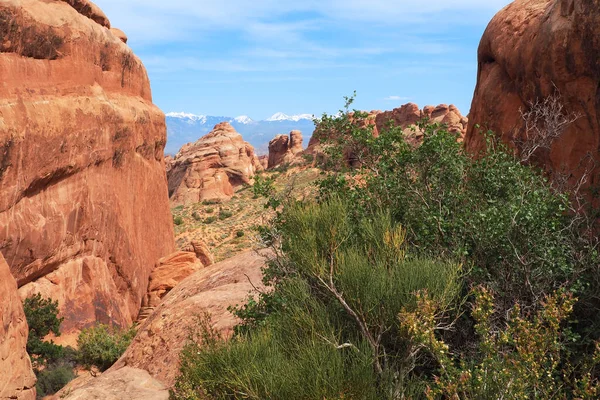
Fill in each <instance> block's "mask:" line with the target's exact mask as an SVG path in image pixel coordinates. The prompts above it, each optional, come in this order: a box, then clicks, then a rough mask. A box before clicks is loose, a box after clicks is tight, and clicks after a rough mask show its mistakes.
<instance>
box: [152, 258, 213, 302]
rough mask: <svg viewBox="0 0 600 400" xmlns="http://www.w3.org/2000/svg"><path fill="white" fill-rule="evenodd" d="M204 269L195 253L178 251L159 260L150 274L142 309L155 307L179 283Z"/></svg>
mask: <svg viewBox="0 0 600 400" xmlns="http://www.w3.org/2000/svg"><path fill="white" fill-rule="evenodd" d="M202 268H204V265H202V262H201V261H200V260H199V259H198V258H197V257H196V254H195V253H191V252H186V251H178V252H176V253H173V254H171V255H170V256H167V257H164V258H161V259H160V260H159V261H158V263H157V264H156V268H154V271H152V274H150V282H149V283H148V294H147V297H146V300H145V301H144V303H143V304H142V307H156V306H158V305H159V304H160V302H161V300H162V299H163V298H164V297H165V296H166V295H167V294H168V293H169V292H170V291H171V290H172V289H173V288H174V287H175V286H177V285H178V284H179V283H180V282H181V281H183V280H184V279H185V278H187V277H188V276H190V275H192V274H194V273H195V272H197V271H199V270H201V269H202Z"/></svg>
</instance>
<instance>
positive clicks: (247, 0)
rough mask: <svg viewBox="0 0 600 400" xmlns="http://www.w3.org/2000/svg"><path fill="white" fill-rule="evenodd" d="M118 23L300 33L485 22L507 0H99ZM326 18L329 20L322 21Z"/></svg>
mask: <svg viewBox="0 0 600 400" xmlns="http://www.w3.org/2000/svg"><path fill="white" fill-rule="evenodd" d="M95 2H96V3H97V4H98V5H99V6H100V7H101V8H102V9H103V10H104V11H105V13H106V14H107V15H108V17H109V18H110V19H111V20H112V21H113V23H114V25H115V26H116V27H119V28H121V29H123V30H125V31H126V33H128V34H129V35H130V37H133V38H134V40H140V41H141V40H146V41H148V42H152V41H165V40H166V41H168V40H172V39H174V38H180V39H182V38H186V37H188V36H189V34H190V33H192V32H194V33H195V35H193V37H194V39H197V38H198V33H200V35H201V34H202V32H214V31H223V30H235V31H242V32H246V33H248V34H249V35H257V36H260V35H268V36H270V38H271V39H281V36H279V35H282V34H283V35H284V37H285V36H290V35H292V36H293V35H298V33H299V32H303V31H305V30H306V29H315V28H318V27H319V25H321V26H334V25H336V24H343V25H346V26H348V25H349V23H350V24H351V23H355V24H357V28H360V25H361V24H365V23H368V24H371V25H364V26H363V28H372V27H374V26H378V25H379V26H381V25H388V26H394V27H396V29H399V28H401V27H402V25H406V24H419V23H423V22H424V21H427V22H428V24H429V26H430V27H433V26H435V24H432V23H431V22H432V20H435V21H437V22H440V23H442V22H444V21H448V20H451V21H453V22H455V23H459V24H461V25H465V24H473V23H481V19H478V18H472V17H476V16H481V15H485V16H490V15H491V14H493V12H495V11H497V10H499V9H500V8H501V7H503V6H505V5H506V4H508V3H509V2H510V1H509V0H488V1H481V0H454V1H452V2H450V1H447V0H430V1H427V2H423V3H419V4H418V5H415V3H414V1H413V0H304V1H296V0H294V1H292V0H219V1H217V0H170V1H164V0H96V1H95ZM291 13H305V14H306V15H311V16H312V17H311V18H310V20H309V21H302V22H292V23H286V24H282V23H280V22H277V21H279V20H280V18H282V17H284V16H286V15H289V14H291ZM323 24H326V25H323Z"/></svg>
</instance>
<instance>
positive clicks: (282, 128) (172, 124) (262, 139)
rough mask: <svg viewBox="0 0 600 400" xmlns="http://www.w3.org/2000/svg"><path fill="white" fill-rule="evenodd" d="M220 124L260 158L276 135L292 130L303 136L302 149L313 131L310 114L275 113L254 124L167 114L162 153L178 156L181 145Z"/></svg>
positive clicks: (238, 119)
mask: <svg viewBox="0 0 600 400" xmlns="http://www.w3.org/2000/svg"><path fill="white" fill-rule="evenodd" d="M220 122H229V123H230V124H231V125H232V126H233V127H234V128H235V130H236V131H238V132H239V133H240V134H241V135H242V136H243V137H244V140H246V141H247V142H248V143H250V144H251V145H252V146H254V149H255V150H256V153H257V154H259V155H261V154H267V153H268V151H269V141H271V139H273V138H274V137H275V136H276V135H278V134H288V133H290V131H293V130H299V131H301V132H302V136H303V137H304V147H306V146H307V145H308V141H309V140H310V137H311V136H312V134H313V131H314V129H315V126H314V123H313V116H312V115H311V114H301V115H286V114H284V113H277V114H275V115H273V116H272V117H271V118H268V119H266V120H264V121H254V120H253V119H252V118H250V117H248V116H246V115H241V116H239V117H235V118H231V117H213V116H208V115H194V114H188V113H183V112H172V113H168V114H167V146H166V148H165V153H166V154H177V152H178V151H179V149H180V148H181V147H182V146H183V145H184V144H186V143H191V142H195V141H196V140H198V139H200V138H201V137H202V136H204V135H206V134H207V133H209V132H210V131H212V129H213V128H214V126H215V125H217V124H218V123H220Z"/></svg>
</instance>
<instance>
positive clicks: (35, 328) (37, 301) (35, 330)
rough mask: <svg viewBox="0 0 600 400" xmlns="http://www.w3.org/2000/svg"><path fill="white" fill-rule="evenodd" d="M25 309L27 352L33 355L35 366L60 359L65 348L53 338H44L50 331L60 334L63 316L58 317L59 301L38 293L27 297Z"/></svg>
mask: <svg viewBox="0 0 600 400" xmlns="http://www.w3.org/2000/svg"><path fill="white" fill-rule="evenodd" d="M23 309H24V311H25V318H26V319H27V324H28V326H29V336H28V338H27V353H29V355H30V356H31V357H32V359H33V362H34V366H36V367H37V366H43V365H46V364H48V363H51V362H54V361H56V360H58V359H60V358H61V357H62V356H63V354H64V348H63V347H62V346H59V345H56V344H54V342H53V341H52V340H50V341H45V340H44V338H45V337H46V336H48V335H49V334H50V333H52V334H54V335H56V336H60V324H61V323H62V321H63V318H58V301H52V299H44V298H43V297H42V295H41V294H39V293H38V294H35V295H33V296H32V297H29V298H27V299H25V301H24V302H23Z"/></svg>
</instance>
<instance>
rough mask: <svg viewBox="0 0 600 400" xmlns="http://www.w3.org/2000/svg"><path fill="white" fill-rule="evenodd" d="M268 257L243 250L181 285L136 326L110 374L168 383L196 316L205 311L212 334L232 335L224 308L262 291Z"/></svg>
mask: <svg viewBox="0 0 600 400" xmlns="http://www.w3.org/2000/svg"><path fill="white" fill-rule="evenodd" d="M268 255H270V253H268V252H265V253H262V254H258V253H257V252H254V251H248V252H245V253H242V254H240V255H238V256H236V257H233V258H231V259H229V260H226V261H223V262H220V263H217V264H214V265H212V266H210V267H207V268H204V269H202V270H200V271H198V272H196V273H195V274H194V275H192V276H190V277H188V278H187V279H186V280H184V281H183V282H181V283H180V284H179V285H178V286H177V287H175V288H174V289H173V290H171V291H170V292H169V294H168V295H167V296H166V297H165V298H164V299H163V301H162V303H161V304H160V306H158V307H157V308H156V309H155V310H154V312H153V313H152V314H151V315H150V316H149V317H148V319H147V320H146V321H145V322H144V323H143V324H142V325H141V326H140V329H139V330H138V334H137V336H136V337H135V339H134V340H133V342H132V344H131V346H129V348H128V349H127V351H126V352H125V354H124V355H123V357H121V359H120V360H119V361H117V363H116V364H115V365H114V366H113V367H112V368H111V369H110V371H118V370H120V369H121V368H123V367H125V366H129V367H134V368H140V369H144V370H146V371H148V372H150V375H152V376H153V377H154V378H156V379H158V380H159V381H161V382H163V383H165V384H167V385H168V386H170V385H172V384H173V383H174V381H175V377H176V376H177V374H178V371H179V353H180V352H181V350H182V349H183V347H184V346H185V344H186V343H187V341H188V339H189V336H190V329H194V328H195V327H197V326H198V318H197V317H201V316H202V315H203V314H204V313H205V312H207V313H209V314H210V315H211V320H212V323H213V327H214V328H215V329H216V330H218V331H219V332H221V333H222V334H223V335H224V336H225V337H227V336H228V335H229V334H231V332H232V330H233V327H234V326H235V325H236V323H237V322H238V321H237V319H236V318H235V317H234V316H233V315H232V314H231V313H230V312H229V311H228V310H227V308H228V307H229V306H232V305H236V304H242V303H243V302H244V300H245V299H246V298H247V296H248V295H249V293H250V292H252V291H253V290H254V287H256V288H259V289H261V288H264V286H263V285H262V268H263V267H264V266H265V263H266V258H265V256H268Z"/></svg>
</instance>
